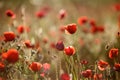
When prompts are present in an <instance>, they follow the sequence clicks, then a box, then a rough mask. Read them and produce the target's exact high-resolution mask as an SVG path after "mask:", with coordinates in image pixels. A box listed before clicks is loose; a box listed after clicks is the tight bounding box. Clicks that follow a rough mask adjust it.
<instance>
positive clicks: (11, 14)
mask: <svg viewBox="0 0 120 80" xmlns="http://www.w3.org/2000/svg"><path fill="white" fill-rule="evenodd" d="M5 14H6V15H7V16H8V17H11V18H15V17H16V16H15V14H14V12H13V11H12V10H6V12H5Z"/></svg>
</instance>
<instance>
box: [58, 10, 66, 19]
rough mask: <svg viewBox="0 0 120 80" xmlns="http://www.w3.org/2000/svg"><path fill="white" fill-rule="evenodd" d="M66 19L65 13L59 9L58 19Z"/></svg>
mask: <svg viewBox="0 0 120 80" xmlns="http://www.w3.org/2000/svg"><path fill="white" fill-rule="evenodd" d="M65 17H66V11H65V10H64V9H61V10H60V12H59V19H64V18H65Z"/></svg>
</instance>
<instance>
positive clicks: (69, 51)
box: [64, 46, 75, 56]
mask: <svg viewBox="0 0 120 80" xmlns="http://www.w3.org/2000/svg"><path fill="white" fill-rule="evenodd" d="M64 53H65V54H66V55H68V56H71V55H74V54H75V48H74V47H73V46H69V47H65V49H64Z"/></svg>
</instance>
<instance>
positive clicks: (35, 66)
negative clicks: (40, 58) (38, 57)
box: [29, 62, 42, 72]
mask: <svg viewBox="0 0 120 80" xmlns="http://www.w3.org/2000/svg"><path fill="white" fill-rule="evenodd" d="M41 68H42V64H41V63H39V62H32V63H31V64H30V66H29V69H30V70H32V71H35V72H36V71H39V70H40V69H41Z"/></svg>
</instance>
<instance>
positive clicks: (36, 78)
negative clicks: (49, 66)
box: [34, 72, 38, 80]
mask: <svg viewBox="0 0 120 80" xmlns="http://www.w3.org/2000/svg"><path fill="white" fill-rule="evenodd" d="M34 80H38V75H37V72H35V75H34Z"/></svg>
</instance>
